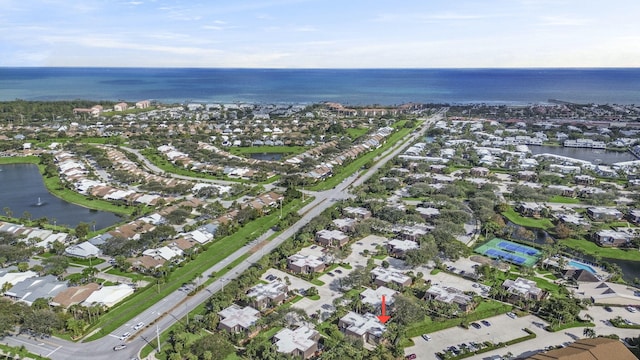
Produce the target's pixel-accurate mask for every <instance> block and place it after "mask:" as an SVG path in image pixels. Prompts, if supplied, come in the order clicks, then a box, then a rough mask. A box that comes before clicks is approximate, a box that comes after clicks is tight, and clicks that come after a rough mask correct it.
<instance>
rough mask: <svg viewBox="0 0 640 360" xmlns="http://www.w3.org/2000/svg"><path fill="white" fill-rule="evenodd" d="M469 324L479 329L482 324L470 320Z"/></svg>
mask: <svg viewBox="0 0 640 360" xmlns="http://www.w3.org/2000/svg"><path fill="white" fill-rule="evenodd" d="M471 326H473V327H474V328H476V329H480V328H481V327H482V326H480V324H478V323H477V322H472V323H471Z"/></svg>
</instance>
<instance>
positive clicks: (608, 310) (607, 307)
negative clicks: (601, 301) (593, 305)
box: [604, 306, 613, 312]
mask: <svg viewBox="0 0 640 360" xmlns="http://www.w3.org/2000/svg"><path fill="white" fill-rule="evenodd" d="M604 309H605V310H606V311H607V312H612V311H613V309H612V308H611V306H605V307H604Z"/></svg>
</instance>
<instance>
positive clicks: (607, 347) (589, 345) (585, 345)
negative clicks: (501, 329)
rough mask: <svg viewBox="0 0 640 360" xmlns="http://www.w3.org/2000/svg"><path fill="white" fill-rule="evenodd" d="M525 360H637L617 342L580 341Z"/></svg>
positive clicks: (600, 339)
mask: <svg viewBox="0 0 640 360" xmlns="http://www.w3.org/2000/svg"><path fill="white" fill-rule="evenodd" d="M526 360H637V358H636V357H635V355H633V353H632V352H631V351H630V350H629V349H627V347H626V346H624V344H622V343H621V342H620V341H619V340H615V339H610V338H605V337H597V338H594V339H580V340H576V341H575V342H573V343H572V344H570V345H568V346H567V347H565V348H562V349H556V350H550V351H545V352H541V353H537V354H535V355H533V356H530V357H528V358H526Z"/></svg>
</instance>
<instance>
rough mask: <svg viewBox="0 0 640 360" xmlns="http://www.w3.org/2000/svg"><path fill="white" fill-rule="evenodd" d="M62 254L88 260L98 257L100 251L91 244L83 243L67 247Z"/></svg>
mask: <svg viewBox="0 0 640 360" xmlns="http://www.w3.org/2000/svg"><path fill="white" fill-rule="evenodd" d="M64 253H65V254H67V255H69V256H73V257H79V258H82V259H88V258H92V257H96V256H98V255H100V249H99V248H98V247H97V246H95V245H93V244H92V243H90V242H88V241H85V242H81V243H80V244H76V245H71V246H69V247H67V248H66V249H65V250H64Z"/></svg>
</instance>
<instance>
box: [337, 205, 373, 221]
mask: <svg viewBox="0 0 640 360" xmlns="http://www.w3.org/2000/svg"><path fill="white" fill-rule="evenodd" d="M342 213H343V214H344V215H345V216H349V217H352V218H356V219H368V218H370V217H371V211H369V210H367V209H365V208H363V207H351V206H347V207H345V208H344V209H342Z"/></svg>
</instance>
